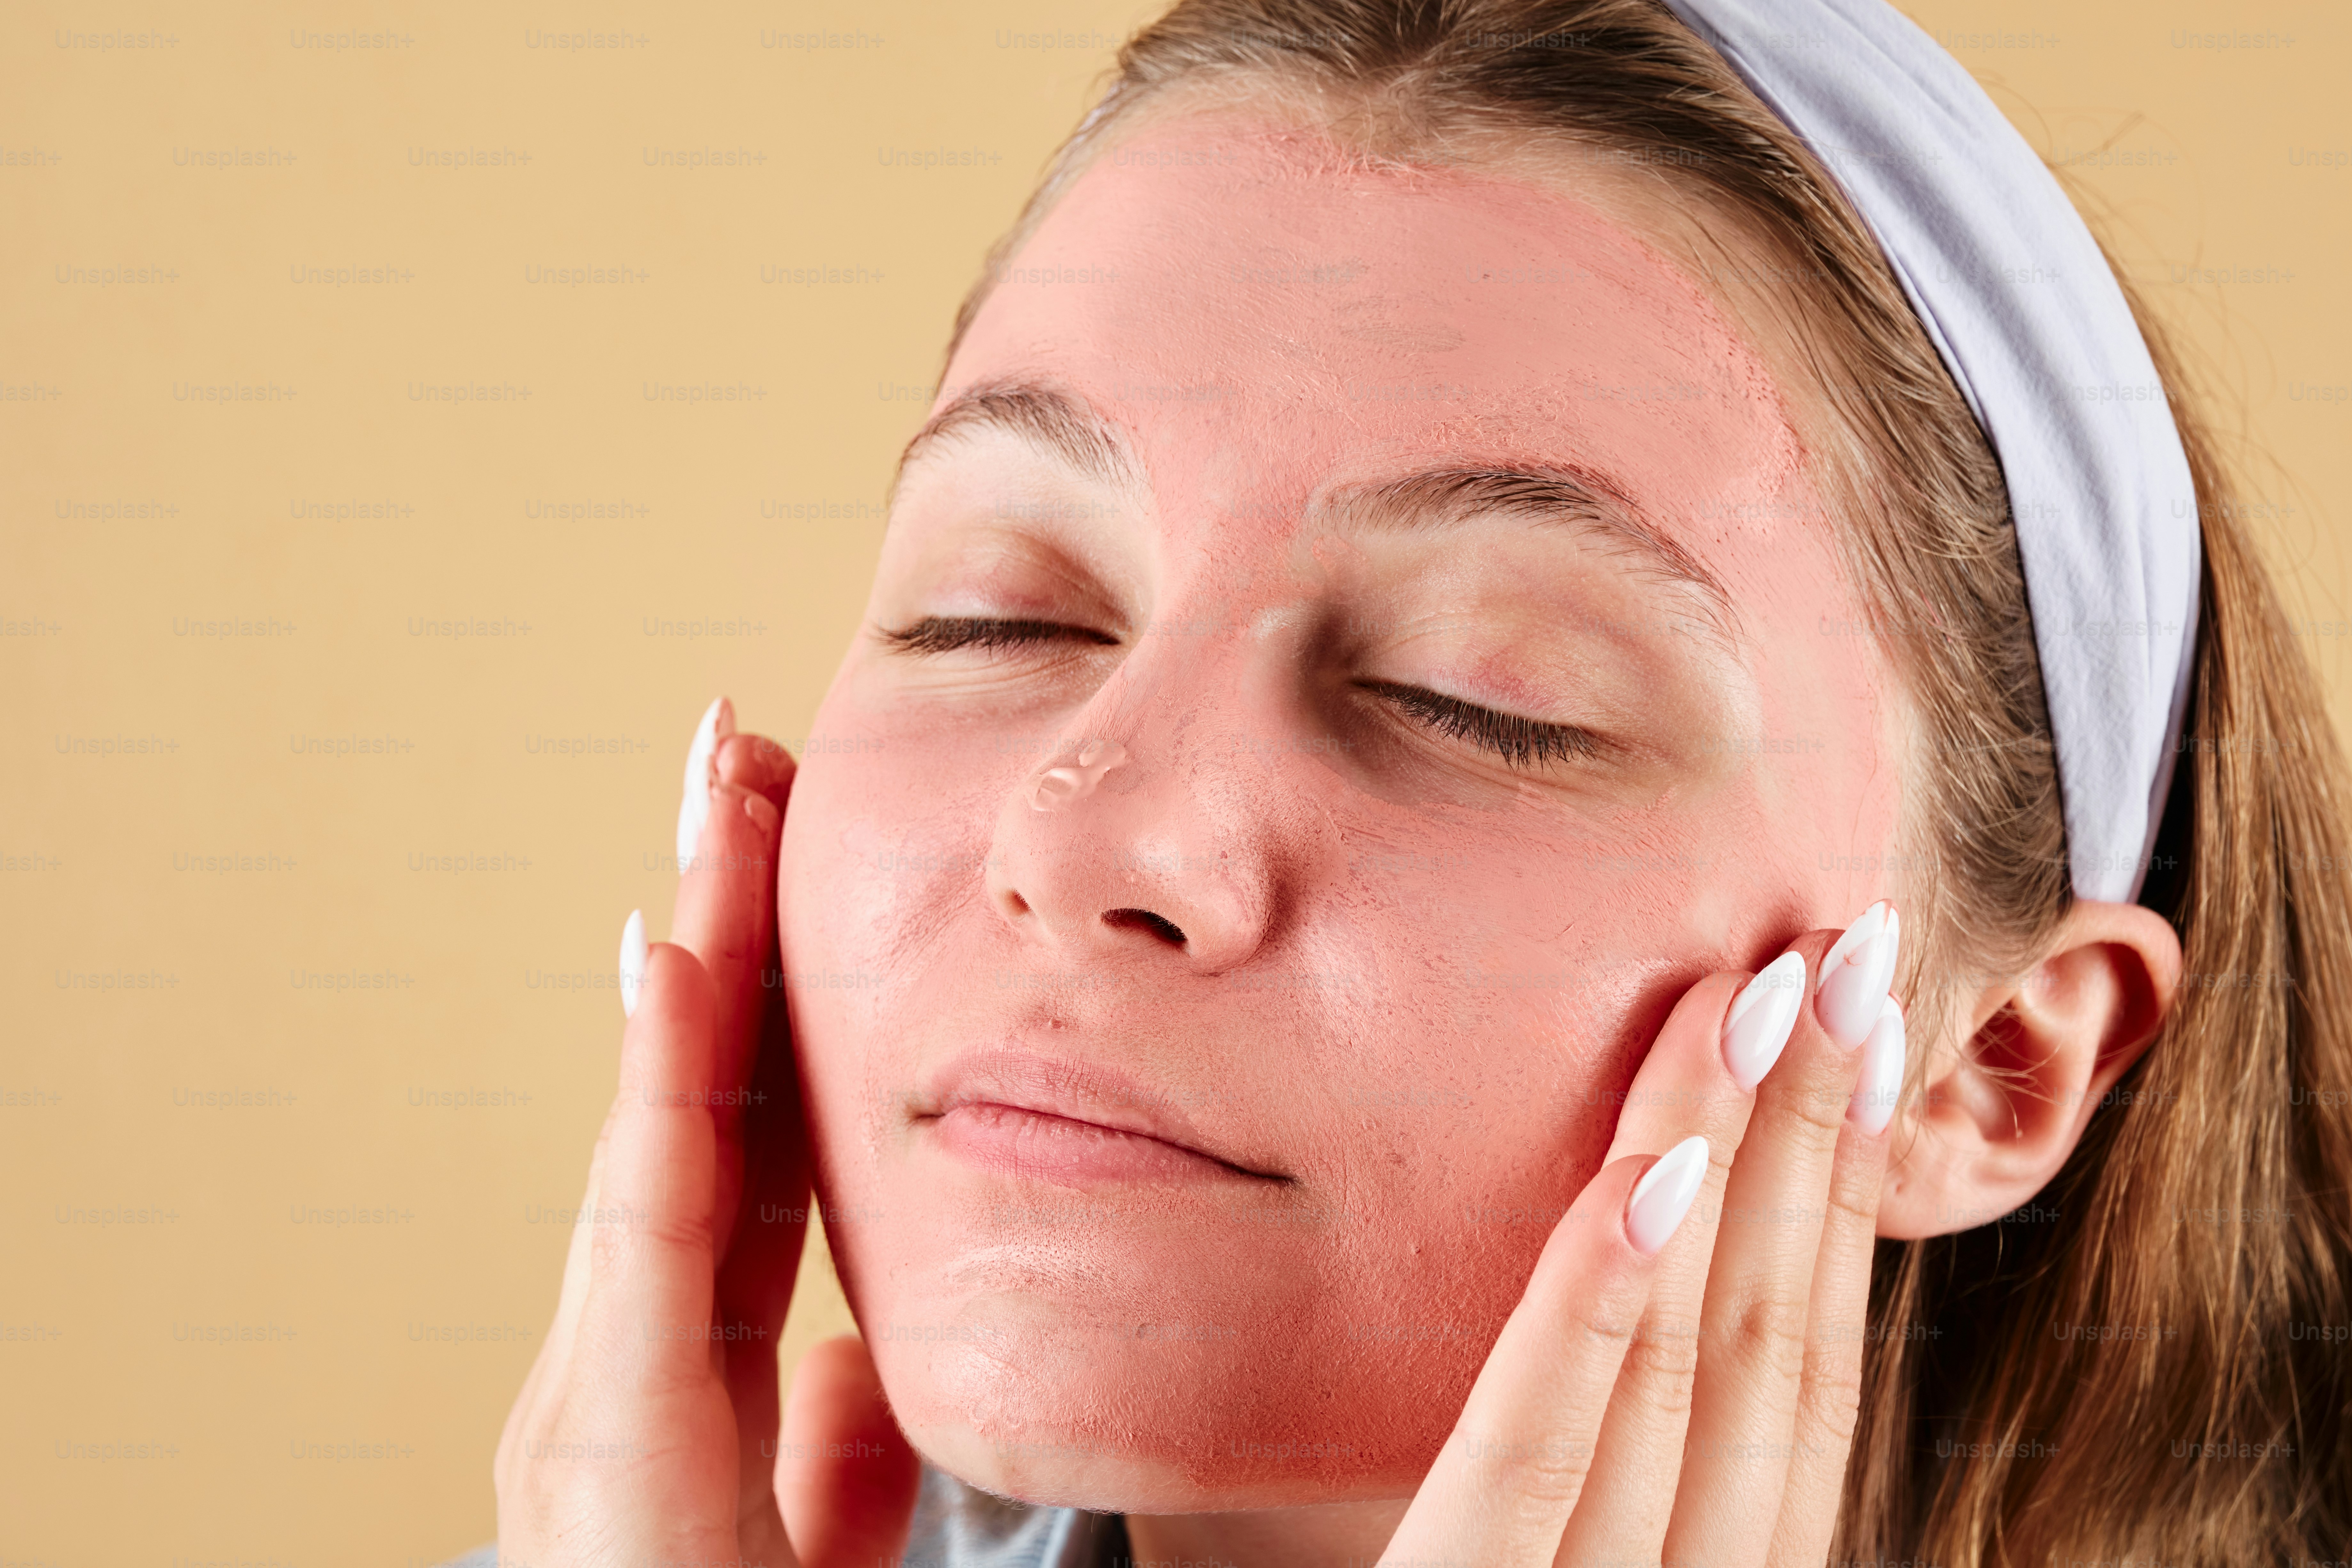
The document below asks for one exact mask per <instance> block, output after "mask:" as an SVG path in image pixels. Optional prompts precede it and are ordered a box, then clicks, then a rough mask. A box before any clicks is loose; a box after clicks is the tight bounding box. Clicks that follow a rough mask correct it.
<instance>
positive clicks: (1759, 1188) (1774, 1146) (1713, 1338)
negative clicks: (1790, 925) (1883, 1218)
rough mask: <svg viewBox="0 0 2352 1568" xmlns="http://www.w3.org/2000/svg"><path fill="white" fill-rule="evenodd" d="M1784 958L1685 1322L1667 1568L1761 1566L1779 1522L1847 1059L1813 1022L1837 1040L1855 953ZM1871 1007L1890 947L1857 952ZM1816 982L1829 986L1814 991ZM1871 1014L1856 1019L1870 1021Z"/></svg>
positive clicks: (1843, 942)
mask: <svg viewBox="0 0 2352 1568" xmlns="http://www.w3.org/2000/svg"><path fill="white" fill-rule="evenodd" d="M1889 913H1890V911H1889V910H1887V909H1886V907H1885V906H1884V905H1875V904H1874V905H1873V906H1872V907H1871V910H1869V911H1867V912H1865V914H1864V917H1863V919H1862V920H1860V921H1856V922H1855V925H1854V927H1853V928H1850V933H1851V932H1852V931H1864V930H1865V929H1868V930H1872V931H1874V930H1876V929H1877V928H1878V927H1879V926H1880V925H1881V924H1883V923H1885V918H1886V916H1887V915H1888V914H1889ZM1791 946H1792V947H1793V948H1794V949H1795V950H1796V951H1797V952H1801V953H1803V954H1804V955H1805V959H1806V963H1807V965H1808V972H1807V984H1806V993H1805V994H1806V1005H1803V1006H1801V1008H1799V1010H1798V1016H1797V1019H1796V1023H1795V1026H1794V1027H1793V1028H1792V1029H1791V1030H1790V1037H1789V1043H1788V1045H1787V1047H1785V1048H1784V1049H1783V1050H1782V1052H1781V1054H1780V1061H1779V1063H1778V1064H1777V1065H1776V1066H1775V1067H1774V1068H1773V1069H1772V1071H1771V1073H1770V1074H1769V1076H1768V1077H1766V1078H1765V1079H1764V1081H1763V1082H1762V1084H1761V1085H1759V1088H1758V1089H1757V1096H1756V1109H1755V1110H1754V1111H1753V1112H1752V1113H1751V1114H1750V1116H1749V1119H1748V1136H1747V1140H1746V1142H1744V1143H1743V1144H1742V1145H1741V1147H1740V1151H1739V1157H1738V1159H1737V1160H1735V1161H1734V1162H1733V1163H1732V1166H1731V1172H1730V1175H1729V1177H1728V1178H1727V1181H1726V1182H1725V1184H1724V1198H1723V1211H1722V1216H1721V1221H1720V1224H1719V1227H1718V1229H1717V1235H1716V1242H1715V1252H1714V1256H1713V1257H1712V1258H1711V1259H1710V1260H1709V1262H1708V1266H1707V1279H1706V1296H1705V1299H1704V1303H1703V1305H1702V1307H1701V1309H1700V1312H1699V1322H1700V1325H1701V1331H1700V1335H1699V1342H1698V1376H1697V1380H1696V1384H1695V1385H1694V1388H1693V1394H1692V1404H1691V1417H1690V1429H1689V1433H1688V1435H1687V1436H1686V1437H1685V1442H1684V1448H1683V1460H1682V1465H1681V1467H1680V1476H1679V1479H1678V1481H1677V1485H1676V1489H1675V1507H1674V1515H1673V1519H1672V1521H1671V1522H1670V1523H1669V1525H1668V1527H1667V1531H1666V1540H1665V1550H1664V1556H1666V1557H1667V1558H1669V1559H1673V1560H1676V1561H1688V1562H1703V1563H1756V1562H1761V1561H1762V1560H1763V1559H1764V1556H1765V1553H1766V1552H1767V1550H1768V1549H1769V1544H1770V1541H1771V1536H1772V1531H1773V1529H1774V1528H1775V1525H1776V1524H1777V1522H1778V1521H1779V1518H1780V1499H1781V1495H1782V1492H1783V1491H1784V1489H1785V1488H1786V1485H1787V1480H1788V1475H1789V1460H1790V1454H1791V1449H1792V1445H1793V1443H1794V1441H1795V1436H1796V1433H1795V1426H1796V1405H1797V1393H1798V1388H1799V1386H1800V1384H1801V1381H1802V1376H1803V1371H1804V1361H1805V1345H1806V1339H1807V1325H1808V1323H1809V1321H1810V1320H1811V1301H1812V1285H1813V1268H1814V1264H1815V1261H1816V1260H1817V1258H1819V1256H1820V1252H1821V1244H1822V1233H1823V1230H1824V1228H1825V1223H1826V1215H1827V1206H1828V1197H1829V1192H1830V1178H1831V1174H1832V1171H1833V1170H1834V1169H1835V1166H1836V1161H1837V1150H1838V1143H1839V1141H1840V1138H1841V1135H1842V1134H1843V1130H1844V1128H1845V1126H1846V1118H1845V1111H1846V1107H1847V1104H1848V1103H1849V1101H1850V1100H1851V1099H1852V1097H1853V1088H1854V1082H1855V1079H1856V1078H1857V1077H1858V1076H1859V1075H1860V1071H1861V1058H1860V1053H1859V1052H1858V1051H1856V1050H1855V1049H1854V1046H1855V1045H1858V1044H1859V1043H1860V1037H1859V1036H1858V1035H1857V1036H1854V1037H1852V1043H1851V1044H1849V1043H1847V1041H1846V1040H1844V1039H1841V1038H1838V1037H1832V1034H1831V1032H1830V1030H1829V1028H1827V1027H1825V1026H1824V1023H1825V1021H1827V1022H1828V1023H1832V1024H1836V1025H1837V1026H1840V1027H1841V1028H1842V1029H1846V1028H1850V1027H1851V1024H1852V1015H1853V1012H1854V1011H1855V1002H1856V998H1855V996H1854V994H1853V991H1854V984H1853V983H1854V980H1855V976H1854V975H1853V973H1849V971H1852V970H1853V969H1854V968H1855V967H1856V966H1855V965H1853V964H1847V963H1843V959H1844V957H1845V956H1846V954H1847V953H1849V952H1854V951H1857V944H1856V943H1855V942H1852V941H1850V940H1849V937H1848V936H1843V935H1839V934H1838V933H1836V932H1832V931H1813V932H1811V933H1809V934H1807V935H1806V936H1804V937H1801V938H1800V939H1799V940H1798V941H1797V942H1794V943H1792V944H1791ZM1865 956H1866V957H1867V958H1868V959H1869V963H1868V969H1869V973H1864V974H1863V975H1861V977H1860V978H1861V981H1862V983H1863V984H1864V985H1867V984H1872V983H1874V984H1877V986H1878V987H1879V989H1880V993H1881V997H1882V998H1883V995H1884V991H1885V984H1886V982H1887V980H1889V979H1891V977H1892V974H1893V969H1894V965H1893V962H1892V959H1893V955H1892V952H1891V943H1890V944H1888V945H1885V946H1878V947H1868V948H1867V951H1866V953H1865ZM1824 974H1826V975H1827V977H1828V979H1829V984H1828V985H1827V986H1826V987H1825V986H1823V985H1822V978H1823V976H1824ZM1878 1006H1879V1000H1878V999H1873V1000H1871V1002H1870V1012H1869V1014H1868V1015H1865V1016H1864V1032H1866V1026H1867V1023H1868V1019H1869V1018H1870V1017H1874V1016H1875V1015H1876V1013H1877V1009H1878Z"/></svg>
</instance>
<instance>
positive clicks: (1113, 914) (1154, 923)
mask: <svg viewBox="0 0 2352 1568" xmlns="http://www.w3.org/2000/svg"><path fill="white" fill-rule="evenodd" d="M1103 924H1105V925H1107V926H1123V927H1125V926H1131V927H1134V928H1135V929H1137V930H1139V931H1150V933H1151V934H1152V935H1154V936H1156V937H1158V938H1160V941H1162V942H1169V943H1171V944H1173V945H1174V946H1177V947H1181V946H1183V945H1184V932H1183V931H1182V930H1181V929H1180V928H1179V927H1178V926H1177V924H1176V922H1175V921H1170V920H1163V919H1161V918H1160V916H1158V915H1155V914H1153V913H1152V912H1151V911H1150V910H1105V911H1104V913H1103Z"/></svg>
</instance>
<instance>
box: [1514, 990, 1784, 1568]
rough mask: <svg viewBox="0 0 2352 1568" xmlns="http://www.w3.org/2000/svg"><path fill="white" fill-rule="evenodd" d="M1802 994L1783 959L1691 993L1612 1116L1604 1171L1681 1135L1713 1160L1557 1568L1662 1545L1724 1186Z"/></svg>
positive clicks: (1659, 1287)
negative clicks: (1697, 1142) (1696, 1136)
mask: <svg viewBox="0 0 2352 1568" xmlns="http://www.w3.org/2000/svg"><path fill="white" fill-rule="evenodd" d="M1804 981H1805V967H1804V960H1803V958H1802V957H1801V956H1796V957H1794V958H1793V962H1792V961H1791V957H1790V955H1783V956H1782V957H1781V958H1780V959H1779V960H1777V961H1775V962H1774V963H1771V964H1769V965H1768V966H1767V967H1766V969H1765V971H1764V972H1763V973H1761V974H1756V975H1750V974H1748V973H1746V972H1745V971H1738V970H1735V971H1727V972H1726V973H1719V974H1712V975H1709V976H1707V977H1706V979H1704V980H1702V981H1700V982H1699V983H1698V984H1696V985H1694V986H1692V987H1691V988H1690V989H1689V990H1688V991H1686V992H1685V993H1684V994H1683V997H1682V1000H1681V1001H1680V1002H1678V1003H1676V1004H1675V1010H1674V1012H1673V1014H1672V1015H1671V1016H1668V1017H1667V1019H1666V1022H1665V1026H1664V1027H1663V1028H1661V1029H1660V1030H1659V1031H1658V1037H1657V1041H1656V1043H1655V1044H1654V1045H1653V1046H1652V1047H1650V1054H1649V1055H1648V1056H1647V1057H1645V1058H1643V1061H1642V1065H1641V1068H1640V1069H1639V1070H1638V1071H1637V1072H1636V1073H1635V1074H1634V1076H1633V1084H1632V1086H1631V1087H1630V1088H1628V1089H1626V1091H1625V1095H1624V1099H1623V1100H1622V1102H1621V1104H1622V1109H1621V1110H1620V1111H1619V1113H1618V1118H1617V1131H1616V1137H1615V1141H1614V1142H1612V1144H1611V1146H1610V1150H1609V1156H1608V1157H1609V1159H1611V1160H1616V1159H1619V1158H1622V1157H1623V1156H1625V1155H1627V1154H1632V1153H1635V1152H1639V1151H1641V1150H1643V1149H1663V1148H1665V1147H1667V1146H1668V1145H1670V1144H1672V1143H1673V1142H1675V1141H1676V1140H1677V1139H1679V1138H1681V1137H1682V1136H1684V1135H1685V1134H1686V1133H1689V1132H1697V1133H1700V1134H1702V1135H1704V1136H1705V1137H1706V1142H1707V1148H1708V1150H1709V1152H1710V1153H1711V1154H1712V1156H1713V1158H1712V1160H1711V1163H1710V1164H1709V1167H1708V1170H1707V1173H1706V1184H1705V1185H1704V1186H1703V1187H1702V1188H1701V1189H1700V1193H1699V1196H1698V1200H1697V1202H1696V1205H1694V1207H1693V1209H1692V1213H1691V1216H1690V1218H1689V1219H1687V1220H1686V1221H1685V1222H1684V1224H1683V1226H1682V1228H1681V1229H1680V1230H1678V1231H1676V1232H1675V1239H1674V1242H1673V1245H1671V1246H1669V1247H1667V1248H1666V1249H1665V1250H1664V1252H1663V1253H1661V1254H1660V1255H1659V1258H1658V1266H1657V1274H1656V1276H1655V1278H1654V1279H1652V1281H1651V1284H1650V1295H1649V1300H1648V1302H1647V1304H1646V1305H1645V1306H1644V1307H1643V1312H1642V1318H1641V1321H1640V1323H1639V1324H1638V1325H1637V1326H1636V1328H1635V1330H1634V1333H1633V1341H1632V1342H1631V1343H1629V1344H1628V1345H1627V1346H1626V1348H1625V1363H1624V1365H1623V1367H1622V1369H1620V1371H1619V1372H1618V1373H1617V1382H1616V1385H1615V1386H1614V1387H1613V1388H1612V1390H1611V1391H1610V1395H1609V1409H1608V1413H1607V1414H1606V1415H1604V1416H1603V1418H1602V1420H1601V1436H1600V1439H1599V1444H1598V1447H1597V1448H1596V1451H1595V1453H1594V1456H1593V1463H1592V1472H1591V1475H1590V1476H1589V1477H1587V1478H1586V1480H1585V1484H1584V1494H1583V1502H1582V1504H1581V1505H1580V1507H1579V1508H1578V1509H1577V1510H1576V1513H1575V1515H1574V1516H1573V1517H1572V1518H1570V1521H1569V1522H1568V1528H1567V1530H1566V1531H1564V1532H1563V1534H1562V1536H1561V1538H1560V1548H1559V1557H1558V1561H1559V1563H1560V1564H1562V1568H1566V1565H1569V1564H1577V1563H1598V1562H1612V1561H1618V1562H1623V1561H1633V1560H1636V1559H1645V1558H1646V1557H1647V1556H1650V1555H1654V1553H1655V1552H1656V1550H1657V1547H1658V1544H1659V1543H1660V1542H1663V1541H1664V1540H1665V1536H1666V1521H1667V1520H1668V1519H1669V1518H1670V1517H1671V1515H1672V1513H1673V1511H1674V1503H1675V1485H1674V1478H1675V1471H1676V1469H1677V1468H1679V1466H1680V1464H1681V1460H1682V1449H1683V1436H1684V1432H1685V1427H1686V1426H1687V1425H1688V1422H1689V1418H1690V1401H1691V1385H1692V1381H1693V1379H1694V1378H1695V1376H1696V1373H1697V1369H1698V1322H1699V1309H1700V1304H1701V1301H1702V1300H1703V1299H1704V1297H1705V1294H1706V1270H1707V1260H1708V1258H1709V1255H1710V1253H1711V1252H1712V1250H1713V1248H1714V1246H1715V1232H1716V1225H1717V1218H1718V1216H1719V1215H1720V1214H1721V1211H1722V1195H1723V1185H1724V1179H1725V1176H1726V1175H1727V1173H1728V1171H1729V1169H1730V1167H1731V1163H1732V1160H1733V1156H1734V1155H1735V1154H1736V1153H1737V1152H1738V1148H1739V1144H1740V1140H1741V1138H1742V1137H1743V1136H1744V1135H1745V1133H1746V1131H1747V1128H1748V1112H1749V1110H1751V1109H1752V1108H1753V1106H1754V1105H1755V1102H1756V1101H1755V1094H1754V1089H1753V1085H1754V1084H1755V1083H1756V1081H1757V1080H1758V1079H1761V1078H1762V1077H1763V1076H1764V1074H1765V1073H1766V1072H1767V1071H1769V1069H1770V1068H1771V1066H1772V1063H1773V1062H1774V1061H1775V1060H1776V1059H1777V1058H1779V1056H1780V1050H1781V1047H1783V1046H1785V1045H1786V1044H1787V1042H1788V1038H1789V1031H1790V1026H1792V1025H1793V1024H1794V1023H1795V1021H1796V1015H1797V1012H1798V1010H1799V1007H1800V1005H1801V1000H1802V995H1803V990H1804ZM1735 1002H1737V1004H1738V1005H1736V1006H1735ZM1735 1059H1736V1060H1737V1061H1738V1074H1737V1075H1735V1073H1734V1070H1733V1062H1734V1060H1735Z"/></svg>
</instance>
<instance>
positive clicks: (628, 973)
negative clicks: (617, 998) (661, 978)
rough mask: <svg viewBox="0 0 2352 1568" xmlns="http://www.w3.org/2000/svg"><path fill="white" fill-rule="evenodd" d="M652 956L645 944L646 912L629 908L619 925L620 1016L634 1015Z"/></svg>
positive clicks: (644, 986)
mask: <svg viewBox="0 0 2352 1568" xmlns="http://www.w3.org/2000/svg"><path fill="white" fill-rule="evenodd" d="M651 957H652V954H651V952H649V951H648V950H647V948H646V912H645V910H630V911H629V919H628V921H627V923H626V924H625V925H623V926H622V927H621V1016H622V1017H624V1018H629V1017H634V1016H636V1011H637V994H638V993H639V992H641V991H643V990H644V989H645V988H646V963H648V962H649V961H650V959H651Z"/></svg>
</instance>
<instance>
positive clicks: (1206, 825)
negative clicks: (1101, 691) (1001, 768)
mask: <svg viewBox="0 0 2352 1568" xmlns="http://www.w3.org/2000/svg"><path fill="white" fill-rule="evenodd" d="M1249 795H1250V791H1249V789H1248V781H1247V780H1244V779H1242V778H1239V777H1236V776H1235V775H1234V771H1233V770H1232V769H1230V768H1220V767H1218V766H1216V765H1215V763H1214V760H1213V757H1212V756H1209V755H1206V754H1203V753H1202V752H1200V751H1198V750H1196V749H1192V748H1188V747H1187V746H1186V745H1185V744H1184V743H1183V742H1182V741H1181V737H1180V736H1179V735H1177V734H1175V733H1171V732H1170V731H1167V730H1160V731H1156V732H1151V733H1145V732H1140V731H1129V735H1128V736H1127V738H1125V739H1121V738H1119V737H1118V736H1117V735H1115V734H1097V733H1091V732H1076V733H1073V734H1072V735H1070V737H1069V738H1067V739H1066V740H1065V741H1063V742H1061V743H1060V744H1059V745H1058V746H1056V747H1055V750H1054V752H1053V753H1052V754H1051V755H1050V756H1049V757H1048V758H1047V759H1045V763H1044V764H1043V765H1042V766H1039V767H1033V768H1031V769H1029V770H1027V771H1025V772H1024V773H1023V775H1022V776H1021V778H1020V779H1019V780H1018V781H1017V782H1016V783H1015V784H1013V788H1012V789H1011V790H1010V791H1009V792H1008V794H1007V796H1006V798H1005V800H1004V803H1003V808H1002V809H1001V810H1000V811H999V813H998V815H997V819H996V837H995V843H994V844H993V846H992V848H993V850H994V853H993V854H992V855H991V856H990V857H989V859H988V867H989V871H988V892H989V899H990V901H991V903H992V905H993V906H994V908H995V910H996V912H997V914H998V915H999V916H1000V917H1001V918H1002V919H1003V920H1004V921H1006V922H1007V923H1008V924H1009V925H1011V926H1012V927H1013V929H1014V931H1017V932H1018V933H1019V934H1020V936H1021V939H1022V940H1023V942H1024V943H1027V944H1030V945H1033V946H1034V947H1036V948H1037V949H1038V950H1040V951H1042V952H1052V953H1055V954H1056V955H1058V956H1060V957H1063V958H1066V959H1069V960H1073V961H1079V960H1085V959H1096V960H1102V959H1120V958H1124V959H1129V960H1135V961H1141V962H1166V963H1174V964H1179V965H1181V966H1182V967H1184V968H1186V969H1188V970H1190V971H1192V972H1193V973H1201V974H1219V973H1224V972H1226V971H1227V970H1231V969H1234V968H1236V967H1238V966H1239V965H1241V964H1243V963H1246V962H1248V960H1249V958H1250V956H1251V955H1252V954H1254V953H1255V952H1257V951H1258V949H1259V947H1260V946H1261V945H1262V944H1263V943H1264V942H1265V935H1266V926H1267V920H1268V916H1269V913H1270V910H1271V908H1272V905H1273V901H1274V900H1273V897H1272V893H1271V889H1270V886H1269V883H1270V873H1271V856H1270V855H1269V853H1268V846H1267V843H1266V839H1265V833H1264V831H1263V829H1262V826H1261V824H1260V822H1259V821H1257V820H1255V819H1254V814H1253V812H1252V810H1251V809H1250V804H1249Z"/></svg>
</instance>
